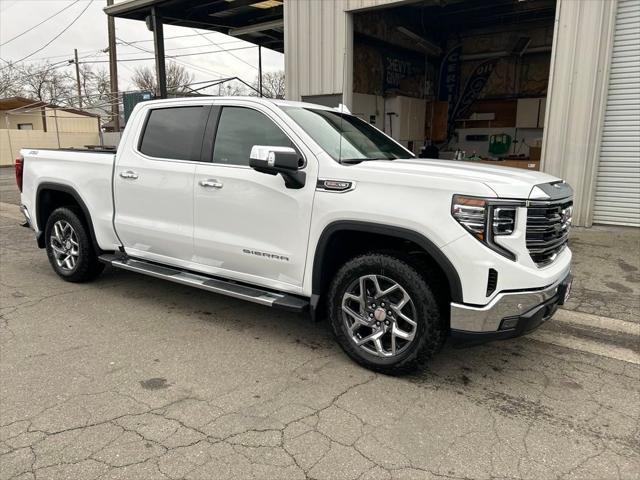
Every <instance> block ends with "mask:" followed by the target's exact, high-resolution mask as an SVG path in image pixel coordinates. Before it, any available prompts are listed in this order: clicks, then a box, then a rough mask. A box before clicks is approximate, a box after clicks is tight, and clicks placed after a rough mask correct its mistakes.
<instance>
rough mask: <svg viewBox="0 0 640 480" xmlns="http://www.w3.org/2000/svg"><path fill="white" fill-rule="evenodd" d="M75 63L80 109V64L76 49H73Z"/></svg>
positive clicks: (80, 106)
mask: <svg viewBox="0 0 640 480" xmlns="http://www.w3.org/2000/svg"><path fill="white" fill-rule="evenodd" d="M73 56H74V57H75V64H76V81H77V82H78V107H79V108H80V109H81V110H82V87H81V86H80V64H79V63H78V49H77V48H74V49H73Z"/></svg>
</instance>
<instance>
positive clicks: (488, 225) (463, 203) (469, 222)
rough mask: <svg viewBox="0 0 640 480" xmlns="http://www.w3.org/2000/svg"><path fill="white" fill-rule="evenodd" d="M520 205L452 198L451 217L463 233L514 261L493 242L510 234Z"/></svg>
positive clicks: (459, 196) (509, 253)
mask: <svg viewBox="0 0 640 480" xmlns="http://www.w3.org/2000/svg"><path fill="white" fill-rule="evenodd" d="M521 204H522V203H521V202H517V201H515V202H514V201H510V200H509V201H505V200H499V199H495V198H478V197H465V196H463V195H454V196H453V201H452V202H451V215H453V218H455V219H456V220H457V221H458V223H459V224H460V225H462V226H463V227H464V228H465V230H467V231H468V232H469V233H470V234H471V235H473V236H474V237H475V238H476V239H478V240H479V241H480V242H482V243H484V244H485V245H486V246H487V247H489V248H490V249H491V250H493V251H495V252H497V253H499V254H500V255H503V256H505V257H507V258H509V259H511V260H515V259H516V256H515V254H514V253H513V252H510V251H509V250H507V249H505V248H504V247H502V246H500V245H498V244H496V243H495V242H494V239H495V237H498V236H503V235H504V236H506V235H511V234H513V232H514V230H515V228H516V214H517V210H518V206H520V205H521Z"/></svg>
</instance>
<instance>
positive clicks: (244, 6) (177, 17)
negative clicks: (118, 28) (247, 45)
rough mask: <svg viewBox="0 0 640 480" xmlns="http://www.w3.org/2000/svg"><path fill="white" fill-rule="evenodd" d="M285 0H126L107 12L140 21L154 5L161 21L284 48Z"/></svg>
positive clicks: (277, 48)
mask: <svg viewBox="0 0 640 480" xmlns="http://www.w3.org/2000/svg"><path fill="white" fill-rule="evenodd" d="M284 1H285V0H126V1H123V2H120V3H117V4H115V5H112V6H110V7H106V8H105V9H104V11H105V13H106V14H107V15H111V16H113V17H118V18H127V19H131V20H142V21H144V20H145V18H146V17H147V15H149V13H150V10H151V8H152V7H155V8H156V9H157V10H158V11H159V12H160V15H161V17H162V23H164V24H165V25H176V26H180V27H193V28H201V29H204V30H213V31H216V32H221V33H224V34H226V35H231V36H234V37H237V38H240V39H242V40H246V41H247V42H251V43H254V44H256V45H262V46H263V47H266V48H270V49H272V50H275V51H278V52H284V33H283V30H284V13H283V12H284V8H283V3H284Z"/></svg>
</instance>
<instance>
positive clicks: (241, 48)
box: [80, 46, 256, 63]
mask: <svg viewBox="0 0 640 480" xmlns="http://www.w3.org/2000/svg"><path fill="white" fill-rule="evenodd" d="M249 48H256V47H255V46H250V47H238V48H229V49H226V50H225V49H220V50H208V51H206V52H194V53H181V54H178V55H165V58H170V59H175V58H181V57H193V56H197V55H209V54H212V53H227V52H231V51H235V50H247V49H249ZM137 60H155V57H136V58H119V59H118V63H120V62H135V61H137ZM108 62H109V60H92V61H89V62H80V63H108Z"/></svg>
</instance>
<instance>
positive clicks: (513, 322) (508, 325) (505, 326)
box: [500, 317, 519, 330]
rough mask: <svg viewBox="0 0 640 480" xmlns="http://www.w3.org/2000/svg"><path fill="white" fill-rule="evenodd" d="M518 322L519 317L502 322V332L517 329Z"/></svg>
mask: <svg viewBox="0 0 640 480" xmlns="http://www.w3.org/2000/svg"><path fill="white" fill-rule="evenodd" d="M518 320H519V318H518V317H511V318H505V319H504V320H502V324H501V325H500V330H511V329H512V328H516V327H517V326H518Z"/></svg>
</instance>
